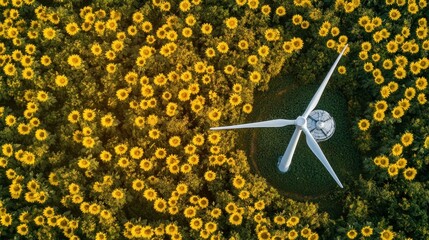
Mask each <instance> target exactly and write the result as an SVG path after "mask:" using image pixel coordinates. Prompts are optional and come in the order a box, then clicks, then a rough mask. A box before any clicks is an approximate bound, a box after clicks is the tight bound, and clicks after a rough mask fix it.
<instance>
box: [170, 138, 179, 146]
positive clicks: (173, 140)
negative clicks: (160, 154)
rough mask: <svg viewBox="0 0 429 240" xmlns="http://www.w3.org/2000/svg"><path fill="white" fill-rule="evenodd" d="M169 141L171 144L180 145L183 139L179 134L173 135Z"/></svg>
mask: <svg viewBox="0 0 429 240" xmlns="http://www.w3.org/2000/svg"><path fill="white" fill-rule="evenodd" d="M168 143H169V144H170V146H172V147H178V146H179V145H180V143H181V139H180V137H179V136H173V137H171V138H170V139H169V140H168Z"/></svg>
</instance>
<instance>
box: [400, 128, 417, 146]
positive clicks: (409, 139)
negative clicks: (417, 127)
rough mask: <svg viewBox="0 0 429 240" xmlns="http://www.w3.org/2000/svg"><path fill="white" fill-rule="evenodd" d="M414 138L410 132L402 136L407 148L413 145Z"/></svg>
mask: <svg viewBox="0 0 429 240" xmlns="http://www.w3.org/2000/svg"><path fill="white" fill-rule="evenodd" d="M413 140H414V137H413V134H412V133H410V132H406V133H404V134H403V135H402V136H401V142H402V144H403V145H404V146H405V147H408V146H409V145H411V144H412V143H413Z"/></svg>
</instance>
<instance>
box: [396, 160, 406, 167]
mask: <svg viewBox="0 0 429 240" xmlns="http://www.w3.org/2000/svg"><path fill="white" fill-rule="evenodd" d="M395 165H396V166H397V168H398V169H403V168H405V166H407V160H406V159H405V158H400V159H398V161H396V163H395Z"/></svg>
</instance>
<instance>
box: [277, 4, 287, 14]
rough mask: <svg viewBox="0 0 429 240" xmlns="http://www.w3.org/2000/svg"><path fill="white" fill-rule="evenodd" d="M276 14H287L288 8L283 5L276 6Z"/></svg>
mask: <svg viewBox="0 0 429 240" xmlns="http://www.w3.org/2000/svg"><path fill="white" fill-rule="evenodd" d="M276 15H277V16H279V17H282V16H284V15H286V8H285V7H283V6H280V7H278V8H276Z"/></svg>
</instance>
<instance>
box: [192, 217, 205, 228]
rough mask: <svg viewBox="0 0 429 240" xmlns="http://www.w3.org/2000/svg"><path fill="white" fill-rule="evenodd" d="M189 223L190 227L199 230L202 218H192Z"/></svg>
mask: <svg viewBox="0 0 429 240" xmlns="http://www.w3.org/2000/svg"><path fill="white" fill-rule="evenodd" d="M189 225H190V227H191V228H192V229H194V230H199V229H200V228H201V227H202V226H203V220H201V218H193V219H192V220H191V221H190V223H189Z"/></svg>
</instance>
